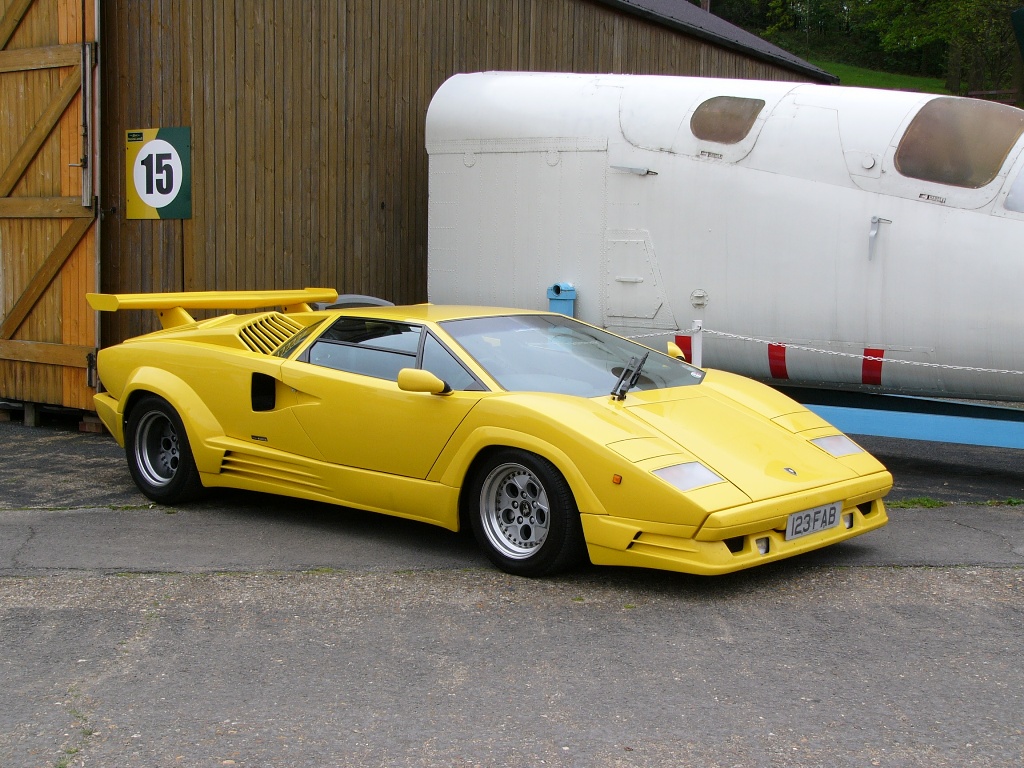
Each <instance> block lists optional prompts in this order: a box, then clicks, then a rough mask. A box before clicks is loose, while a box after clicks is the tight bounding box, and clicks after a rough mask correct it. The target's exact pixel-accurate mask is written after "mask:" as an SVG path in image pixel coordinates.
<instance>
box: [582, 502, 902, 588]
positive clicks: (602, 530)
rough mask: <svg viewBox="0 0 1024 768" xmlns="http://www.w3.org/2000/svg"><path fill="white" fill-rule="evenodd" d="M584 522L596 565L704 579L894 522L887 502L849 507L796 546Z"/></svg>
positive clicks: (603, 520) (772, 535) (782, 539)
mask: <svg viewBox="0 0 1024 768" xmlns="http://www.w3.org/2000/svg"><path fill="white" fill-rule="evenodd" d="M581 518H582V521H583V533H584V537H585V538H586V541H587V549H588V551H589V553H590V560H591V562H593V563H594V564H595V565H629V566H636V567H640V568H658V569H661V570H666V571H678V572H681V573H694V574H699V575H702V576H715V575H719V574H723V573H732V572H733V571H740V570H743V569H744V568H751V567H753V566H755V565H763V564H764V563H770V562H773V561H775V560H782V559H784V558H787V557H792V556H793V555H799V554H802V553H804V552H811V551H813V550H815V549H820V548H822V547H827V546H829V545H830V544H835V543H837V542H840V541H845V540H846V539H851V538H853V537H854V536H860V535H861V534H862V533H867V532H868V531H873V530H875V529H876V528H881V527H882V526H884V525H885V524H886V523H887V522H888V521H889V517H888V515H887V514H886V511H885V504H884V503H883V502H882V500H881V498H875V499H872V500H869V501H860V503H859V504H857V503H852V502H850V501H847V502H846V503H845V504H844V506H843V511H842V514H841V516H840V522H839V525H838V526H836V527H835V528H830V529H828V530H824V531H819V532H817V533H813V534H811V535H809V536H803V537H800V538H798V539H793V540H791V541H786V533H785V530H778V529H777V528H775V527H768V528H765V529H764V530H757V531H749V532H746V533H741V534H738V535H733V536H729V537H728V538H722V539H719V540H714V541H703V540H699V539H697V538H693V536H692V534H691V535H689V536H688V535H685V534H686V533H688V532H689V531H687V530H686V529H685V528H684V527H683V526H666V525H659V524H654V525H652V524H650V523H648V522H645V521H642V520H627V519H623V518H615V517H609V516H607V515H588V514H584V515H581ZM765 525H768V523H765ZM673 529H675V530H673ZM689 530H690V531H692V528H691V529H689ZM698 535H699V534H698Z"/></svg>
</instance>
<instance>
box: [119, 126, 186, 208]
mask: <svg viewBox="0 0 1024 768" xmlns="http://www.w3.org/2000/svg"><path fill="white" fill-rule="evenodd" d="M125 176H126V178H125V188H126V190H127V192H128V212H127V218H129V219H191V218H192V129H191V128H145V129H141V130H132V131H127V132H126V136H125Z"/></svg>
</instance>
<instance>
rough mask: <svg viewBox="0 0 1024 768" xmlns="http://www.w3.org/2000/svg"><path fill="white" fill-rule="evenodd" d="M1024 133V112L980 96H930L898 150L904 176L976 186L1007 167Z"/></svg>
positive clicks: (956, 185)
mask: <svg viewBox="0 0 1024 768" xmlns="http://www.w3.org/2000/svg"><path fill="white" fill-rule="evenodd" d="M1021 133H1024V111H1022V110H1019V109H1015V108H1013V107H1008V106H1006V105H1005V104H995V103H993V102H990V101H981V100H979V99H961V98H956V97H953V96H945V97H941V98H938V99H932V100H931V101H929V102H928V103H927V104H925V105H924V106H923V107H921V111H920V112H918V113H917V115H915V116H914V119H913V120H912V121H911V122H910V126H909V127H908V128H907V132H906V133H905V134H904V135H903V138H902V139H901V140H900V145H899V147H898V148H897V149H896V170H898V171H899V172H900V173H901V174H903V175H904V176H909V177H910V178H912V179H921V180H922V181H932V182H935V183H937V184H948V185H950V186H954V187H966V188H968V189H978V188H979V187H984V186H985V185H986V184H988V183H989V182H991V181H992V180H993V179H994V178H995V177H996V175H997V174H998V173H999V169H1000V168H1002V167H1003V163H1004V162H1005V161H1006V156H1007V155H1009V154H1010V150H1011V149H1013V146H1014V144H1016V143H1017V139H1019V138H1020V136H1021Z"/></svg>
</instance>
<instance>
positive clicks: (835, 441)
mask: <svg viewBox="0 0 1024 768" xmlns="http://www.w3.org/2000/svg"><path fill="white" fill-rule="evenodd" d="M811 442H812V443H814V444H815V445H816V446H818V447H819V448H821V450H823V451H826V452H828V453H830V454H832V455H833V456H835V457H836V458H837V459H838V458H839V457H840V456H850V455H852V454H854V453H864V449H863V448H861V447H860V446H859V445H857V444H856V443H855V442H853V440H851V439H850V438H848V437H847V436H846V435H829V436H828V437H818V438H815V439H814V440H811Z"/></svg>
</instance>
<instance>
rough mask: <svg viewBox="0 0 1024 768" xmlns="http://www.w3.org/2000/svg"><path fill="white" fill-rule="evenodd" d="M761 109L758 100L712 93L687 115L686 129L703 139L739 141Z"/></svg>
mask: <svg viewBox="0 0 1024 768" xmlns="http://www.w3.org/2000/svg"><path fill="white" fill-rule="evenodd" d="M762 109H764V101H763V100H762V99H742V98H740V97H738V96H715V97H714V98H711V99H708V100H707V101H705V102H704V103H703V104H701V105H700V106H699V107H697V109H696V110H694V113H693V117H691V118H690V130H691V131H693V135H694V136H696V137H697V138H698V139H702V140H703V141H713V142H715V143H717V144H739V143H740V142H741V141H743V139H745V138H746V137H747V134H748V133H750V129H751V128H753V127H754V121H755V120H757V116H758V115H759V114H761V110H762Z"/></svg>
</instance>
